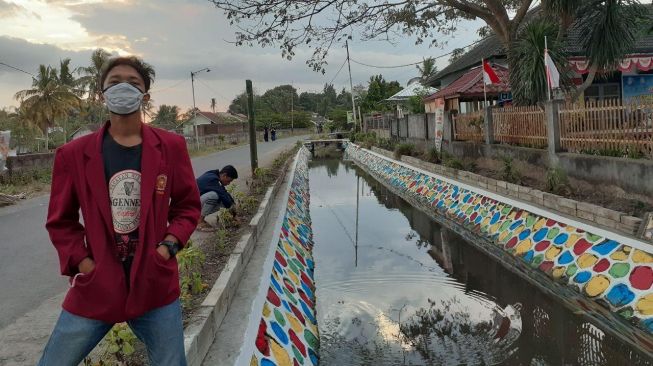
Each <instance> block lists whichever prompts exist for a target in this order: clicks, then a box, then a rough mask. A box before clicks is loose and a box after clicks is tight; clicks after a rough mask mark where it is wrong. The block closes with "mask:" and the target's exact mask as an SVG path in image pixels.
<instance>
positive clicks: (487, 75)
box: [483, 60, 501, 85]
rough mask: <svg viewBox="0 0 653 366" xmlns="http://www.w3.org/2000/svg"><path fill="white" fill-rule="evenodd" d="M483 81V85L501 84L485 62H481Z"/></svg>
mask: <svg viewBox="0 0 653 366" xmlns="http://www.w3.org/2000/svg"><path fill="white" fill-rule="evenodd" d="M483 81H484V82H485V85H492V84H499V83H500V82H501V79H499V76H498V75H497V73H496V72H495V71H494V69H493V68H492V66H490V63H489V62H487V61H486V60H483Z"/></svg>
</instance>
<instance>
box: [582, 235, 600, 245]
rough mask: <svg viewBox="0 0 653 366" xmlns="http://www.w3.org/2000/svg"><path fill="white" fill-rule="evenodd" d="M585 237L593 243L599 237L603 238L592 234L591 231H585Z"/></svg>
mask: <svg viewBox="0 0 653 366" xmlns="http://www.w3.org/2000/svg"><path fill="white" fill-rule="evenodd" d="M585 237H586V238H587V240H588V241H590V242H592V243H594V242H596V241H598V240H599V239H601V237H600V236H598V235H594V234H590V233H585Z"/></svg>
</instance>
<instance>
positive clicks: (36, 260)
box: [0, 137, 303, 330]
mask: <svg viewBox="0 0 653 366" xmlns="http://www.w3.org/2000/svg"><path fill="white" fill-rule="evenodd" d="M300 139H303V137H290V138H285V139H281V140H277V141H274V142H267V143H262V142H260V143H259V144H258V157H259V165H261V166H264V165H267V164H269V163H271V162H272V160H274V158H276V156H277V155H278V154H279V153H280V152H281V151H282V150H284V149H286V148H288V147H290V146H292V145H294V144H295V142H296V141H297V140H300ZM227 164H231V165H233V166H234V167H236V169H237V170H238V172H239V176H240V177H239V178H240V179H239V180H237V181H235V183H239V181H240V183H241V184H243V185H244V180H245V179H246V178H248V177H249V176H250V161H249V145H244V146H239V147H236V148H232V149H229V150H224V151H221V152H217V153H214V154H210V155H206V156H202V157H197V158H195V159H193V169H194V171H195V176H196V177H197V176H199V175H201V174H202V173H204V172H205V171H207V170H211V169H217V168H220V167H222V166H224V165H227ZM47 206H48V196H41V197H37V198H33V199H29V200H26V201H24V202H21V203H20V204H18V205H14V206H9V207H4V208H0V330H2V329H3V328H5V327H6V326H8V325H10V324H12V323H13V322H15V321H16V320H17V319H18V318H20V317H21V316H23V315H25V314H27V313H28V312H30V311H31V310H33V309H36V308H37V307H39V306H41V304H43V303H44V302H45V301H46V300H48V299H50V298H52V297H53V296H56V295H59V294H61V293H62V292H64V291H65V290H66V289H67V287H68V282H67V280H66V278H64V277H62V276H60V275H59V263H58V259H57V254H56V252H55V250H54V247H53V246H52V244H51V243H50V240H49V238H48V234H47V232H46V231H45V228H44V224H45V218H46V213H47Z"/></svg>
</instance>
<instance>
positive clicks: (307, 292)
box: [301, 281, 313, 299]
mask: <svg viewBox="0 0 653 366" xmlns="http://www.w3.org/2000/svg"><path fill="white" fill-rule="evenodd" d="M301 283H302V290H304V292H305V293H306V296H308V298H309V299H312V298H313V291H312V290H311V288H310V287H308V286H307V285H306V284H305V283H304V281H302V282H301Z"/></svg>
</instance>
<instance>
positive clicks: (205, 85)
mask: <svg viewBox="0 0 653 366" xmlns="http://www.w3.org/2000/svg"><path fill="white" fill-rule="evenodd" d="M196 80H198V81H199V82H200V83H202V85H204V87H206V88H208V89H209V90H210V91H212V92H214V93H216V94H218V95H219V96H221V97H222V98H223V99H224V100H225V101H227V102H230V101H231V100H230V99H229V98H227V97H225V96H224V95H222V93H220V92H219V91H217V90H215V89H213V88H212V87H211V86H209V84H207V83H205V82H204V80H202V79H196Z"/></svg>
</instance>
